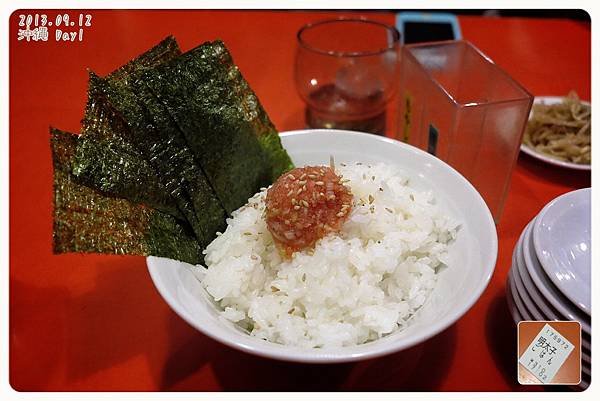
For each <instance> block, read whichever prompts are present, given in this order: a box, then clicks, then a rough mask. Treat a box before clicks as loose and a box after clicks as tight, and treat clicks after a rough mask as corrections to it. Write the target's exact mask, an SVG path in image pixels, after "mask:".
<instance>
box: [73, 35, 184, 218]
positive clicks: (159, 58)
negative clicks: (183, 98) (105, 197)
mask: <svg viewBox="0 0 600 401" xmlns="http://www.w3.org/2000/svg"><path fill="white" fill-rule="evenodd" d="M180 54H181V51H180V50H179V47H178V46H177V42H175V39H173V38H172V37H168V38H166V39H165V40H163V41H162V42H160V43H159V44H158V45H156V46H154V47H153V48H152V49H150V50H148V51H147V52H145V53H144V54H142V55H141V56H139V57H137V58H136V59H134V60H132V61H130V62H129V63H127V64H125V65H124V66H122V67H120V68H118V69H117V70H115V71H113V72H112V73H111V74H109V78H110V79H112V80H115V81H123V80H126V79H127V78H128V77H129V76H130V75H131V74H139V73H140V72H141V71H143V70H144V69H147V68H152V67H154V66H156V65H158V64H160V63H162V62H165V61H168V60H170V59H173V58H175V57H177V56H178V55H180ZM89 75H90V79H89V85H88V101H87V104H86V110H85V116H84V119H83V121H82V130H81V136H80V140H79V141H77V145H78V146H77V150H76V152H75V157H74V159H73V173H74V174H75V176H77V178H78V179H79V181H80V182H82V183H85V184H86V185H88V186H90V187H92V188H95V189H97V190H99V191H102V192H103V193H106V194H109V195H113V196H118V197H123V198H125V199H128V200H130V201H132V202H135V203H142V204H144V205H147V206H150V207H153V208H156V209H158V210H160V211H163V212H165V213H169V214H170V215H172V216H174V217H177V218H179V219H184V216H183V214H182V213H181V211H180V210H179V209H178V207H177V202H176V200H175V199H174V198H173V196H172V194H171V193H169V191H168V190H167V188H166V187H165V185H163V183H162V182H161V181H160V179H159V178H158V174H157V171H156V169H155V168H154V166H152V164H151V163H150V161H149V160H147V159H146V158H144V156H143V154H142V152H141V151H140V150H139V149H138V147H137V145H136V143H135V141H134V137H133V135H132V134H131V132H130V130H129V128H128V127H127V123H126V121H124V120H123V117H122V116H121V115H120V114H118V113H117V112H115V110H114V109H113V108H112V107H111V105H110V104H109V103H108V102H107V101H106V99H104V98H103V97H102V93H101V91H100V90H99V89H98V88H97V85H96V80H95V79H94V78H95V74H94V73H92V72H90V74H89Z"/></svg>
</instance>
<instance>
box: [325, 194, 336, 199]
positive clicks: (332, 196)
mask: <svg viewBox="0 0 600 401" xmlns="http://www.w3.org/2000/svg"><path fill="white" fill-rule="evenodd" d="M327 199H328V200H334V199H335V195H329V196H328V197H327Z"/></svg>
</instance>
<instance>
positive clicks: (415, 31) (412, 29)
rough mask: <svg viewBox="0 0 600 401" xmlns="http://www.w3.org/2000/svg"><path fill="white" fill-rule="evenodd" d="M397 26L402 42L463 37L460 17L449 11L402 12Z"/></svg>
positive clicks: (397, 15)
mask: <svg viewBox="0 0 600 401" xmlns="http://www.w3.org/2000/svg"><path fill="white" fill-rule="evenodd" d="M396 28H397V29H398V31H399V32H400V42H401V43H402V44H405V43H406V44H408V43H421V42H432V41H440V40H459V39H462V34H461V32H460V25H459V23H458V18H456V15H454V14H449V13H435V12H433V13H425V12H414V11H409V12H401V13H398V14H396Z"/></svg>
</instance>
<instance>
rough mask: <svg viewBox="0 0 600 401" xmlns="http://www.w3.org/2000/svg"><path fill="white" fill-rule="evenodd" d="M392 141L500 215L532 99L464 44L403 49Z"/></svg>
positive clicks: (421, 45) (498, 68)
mask: <svg viewBox="0 0 600 401" xmlns="http://www.w3.org/2000/svg"><path fill="white" fill-rule="evenodd" d="M399 85H400V89H399V99H398V105H399V116H398V118H399V123H398V129H397V133H396V138H397V139H399V140H402V141H404V142H407V143H410V144H412V145H415V146H417V147H419V148H421V149H424V150H427V151H428V152H430V153H433V154H435V155H436V156H437V157H439V158H440V159H442V160H444V161H445V162H447V163H448V164H450V165H451V166H452V167H454V168H455V169H456V170H458V171H459V172H460V173H461V174H462V175H463V176H465V177H466V178H467V179H468V180H469V181H470V182H471V183H472V184H473V186H475V188H477V190H478V191H479V192H480V193H481V195H482V197H483V198H484V199H485V201H486V202H487V205H488V207H489V208H490V211H491V212H492V215H493V216H494V219H495V220H496V222H498V221H499V220H500V216H501V214H502V208H503V206H504V201H505V199H506V195H507V192H508V186H509V183H510V178H511V175H512V170H513V168H514V166H515V162H516V160H517V156H518V153H519V146H520V144H521V138H522V136H523V132H524V129H525V125H526V124H527V119H528V116H529V111H530V109H531V104H532V102H533V96H532V95H531V94H529V92H527V90H525V89H524V88H523V87H522V86H521V85H520V84H519V83H518V82H516V81H515V80H514V79H512V78H511V77H510V76H509V75H508V74H507V73H506V72H505V71H503V70H502V69H501V68H500V67H498V66H497V65H496V64H494V62H493V61H492V60H491V59H490V58H489V57H487V56H486V55H485V54H483V53H482V52H481V51H480V50H478V49H477V48H475V47H474V46H473V45H472V44H470V43H469V42H467V41H445V42H435V43H427V44H417V45H408V46H404V47H403V49H402V65H401V68H400V83H399Z"/></svg>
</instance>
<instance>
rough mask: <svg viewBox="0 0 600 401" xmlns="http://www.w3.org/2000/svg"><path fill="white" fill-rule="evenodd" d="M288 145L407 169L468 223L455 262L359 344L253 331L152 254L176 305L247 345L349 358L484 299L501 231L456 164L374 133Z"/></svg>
mask: <svg viewBox="0 0 600 401" xmlns="http://www.w3.org/2000/svg"><path fill="white" fill-rule="evenodd" d="M281 140H282V142H283V146H284V147H285V148H286V149H287V151H288V153H289V154H290V156H291V157H292V160H293V161H294V163H295V164H296V165H297V166H303V165H315V164H327V163H329V157H330V155H333V156H334V157H335V161H336V163H341V162H348V163H350V162H359V161H360V162H364V163H377V162H384V163H388V164H393V165H397V166H399V167H401V168H402V169H403V170H404V171H405V172H407V173H409V174H410V176H411V177H412V178H411V185H413V186H414V187H416V188H420V189H430V190H432V191H433V194H434V196H435V198H436V201H437V202H438V203H439V205H441V207H442V208H443V210H444V211H445V212H446V213H449V214H450V215H451V216H453V217H454V218H456V219H458V220H459V221H460V222H461V223H462V226H461V228H460V230H459V232H458V236H457V239H456V241H455V242H454V243H453V244H452V246H451V250H450V254H449V256H450V259H449V260H450V262H449V265H450V266H449V268H447V269H444V270H442V271H441V272H440V274H439V277H438V282H437V285H436V287H435V289H434V290H433V292H432V294H431V296H430V297H429V299H428V301H427V302H426V304H425V305H424V306H423V307H422V308H421V309H420V310H419V312H418V314H417V315H416V316H415V317H414V319H413V321H412V323H411V325H410V326H409V327H407V328H406V329H405V330H403V331H398V332H394V333H392V334H390V335H388V336H385V337H383V338H381V339H379V340H376V341H373V342H370V343H367V344H362V345H358V346H348V347H337V348H322V349H303V348H298V347H292V346H284V345H280V344H275V343H271V342H268V341H265V340H261V339H259V338H256V337H253V336H250V335H248V334H247V333H245V332H244V331H243V330H241V329H239V328H238V327H237V326H235V325H234V324H232V323H231V322H229V321H227V320H225V319H224V318H223V317H221V316H220V314H219V310H218V309H217V307H216V306H215V304H214V303H213V302H212V301H211V298H210V296H209V295H208V294H207V293H206V291H205V290H204V289H203V287H202V285H201V284H200V282H199V281H198V280H197V279H196V278H195V276H194V275H193V273H192V272H191V271H190V269H189V268H188V267H189V265H186V264H185V263H182V262H177V261H173V260H169V259H163V258H156V257H149V258H148V259H147V263H148V270H149V272H150V276H151V277H152V280H153V281H154V284H155V286H156V288H157V289H158V291H159V292H160V294H161V295H162V297H163V298H164V299H165V301H166V302H167V303H168V304H169V305H170V306H171V308H172V309H173V310H174V311H175V312H176V313H177V314H178V315H179V316H181V317H182V318H183V319H184V320H186V321H187V322H188V323H189V324H190V325H192V326H193V327H195V328H197V329H198V330H199V331H201V332H202V333H204V334H206V335H207V336H209V337H211V338H213V339H215V340H217V341H220V342H222V343H224V344H227V345H229V346H231V347H233V348H236V349H239V350H241V351H245V352H249V353H252V354H256V355H261V356H264V357H269V358H274V359H280V360H287V361H296V362H307V363H333V362H346V361H355V360H361V359H367V358H372V357H376V356H380V355H386V354H389V353H392V352H396V351H399V350H402V349H405V348H408V347H411V346H413V345H416V344H418V343H421V342H423V341H425V340H427V339H428V338H430V337H432V336H434V335H436V334H438V333H440V332H441V331H443V330H444V329H446V328H447V327H449V326H450V325H452V324H453V323H454V322H456V321H457V320H458V319H459V318H460V317H461V316H462V315H464V314H465V313H466V312H467V311H468V310H469V309H470V308H471V306H473V304H474V303H475V302H476V301H477V300H478V299H479V297H480V295H481V293H482V292H483V290H484V289H485V288H486V286H487V284H488V282H489V280H490V278H491V276H492V273H493V271H494V266H495V264H496V257H497V251H498V238H497V234H496V227H495V225H494V221H493V219H492V216H491V214H490V211H489V209H488V207H487V206H486V204H485V202H484V201H483V199H482V198H481V196H480V195H479V193H478V192H477V191H476V190H475V188H473V186H472V185H471V184H470V183H469V182H468V181H467V180H466V179H465V178H464V177H462V176H461V175H460V174H459V173H458V172H456V171H455V170H454V169H453V168H451V167H450V166H448V165H447V164H445V163H444V162H442V161H441V160H439V159H437V158H436V157H434V156H432V155H430V154H428V153H426V152H424V151H422V150H419V149H417V148H415V147H413V146H410V145H407V144H404V143H401V142H398V141H395V140H392V139H387V138H383V137H379V136H376V135H371V134H364V133H357V132H350V131H336V130H302V131H293V132H287V133H283V134H282V135H281Z"/></svg>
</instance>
